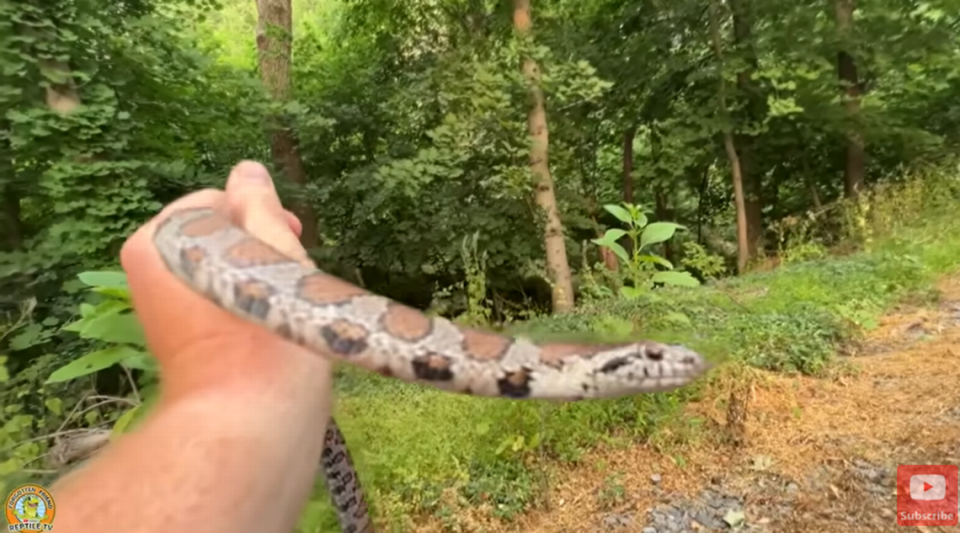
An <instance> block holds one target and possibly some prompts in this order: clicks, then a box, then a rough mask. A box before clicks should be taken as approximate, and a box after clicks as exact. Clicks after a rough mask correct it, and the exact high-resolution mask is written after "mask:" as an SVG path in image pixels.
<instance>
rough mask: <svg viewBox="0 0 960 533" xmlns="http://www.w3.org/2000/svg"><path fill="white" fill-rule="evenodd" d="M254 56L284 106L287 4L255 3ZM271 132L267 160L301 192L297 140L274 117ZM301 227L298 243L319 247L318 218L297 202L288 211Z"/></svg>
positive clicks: (282, 0)
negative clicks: (255, 47) (255, 46)
mask: <svg viewBox="0 0 960 533" xmlns="http://www.w3.org/2000/svg"><path fill="white" fill-rule="evenodd" d="M257 13H258V18H257V56H258V59H259V62H260V78H261V79H262V80H263V84H264V85H265V86H266V88H267V90H268V91H269V92H270V96H271V98H273V99H274V100H276V101H278V102H284V101H286V100H287V99H288V98H289V97H290V53H291V46H292V41H293V33H292V26H293V8H292V6H291V3H290V0H257ZM274 120H275V123H274V124H273V125H272V127H271V128H270V129H271V131H270V156H271V158H272V159H273V164H274V165H275V166H276V167H277V169H278V170H279V171H280V173H281V174H282V175H283V176H284V178H285V179H286V180H287V181H289V182H290V183H292V184H294V185H295V186H296V188H297V189H298V191H302V190H303V188H304V187H305V186H306V184H307V173H306V170H304V168H303V161H302V160H301V159H300V151H299V149H298V146H297V139H296V137H294V135H293V132H292V131H290V129H289V127H287V124H285V123H284V120H283V117H279V116H278V117H274ZM291 210H292V211H293V212H294V213H296V215H297V217H298V218H300V222H301V224H303V233H302V234H301V235H300V242H302V243H303V245H304V247H306V248H311V247H313V246H316V245H317V244H318V242H317V241H318V239H319V231H318V229H317V214H316V212H314V209H313V206H312V205H310V202H309V201H307V200H304V199H297V200H296V201H295V202H294V205H293V206H292V209H291Z"/></svg>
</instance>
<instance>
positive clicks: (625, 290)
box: [620, 287, 643, 300]
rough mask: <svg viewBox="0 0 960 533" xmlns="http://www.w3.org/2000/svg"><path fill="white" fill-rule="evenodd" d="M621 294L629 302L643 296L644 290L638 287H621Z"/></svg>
mask: <svg viewBox="0 0 960 533" xmlns="http://www.w3.org/2000/svg"><path fill="white" fill-rule="evenodd" d="M620 294H622V295H623V297H624V298H627V299H628V300H633V299H635V298H639V297H640V296H642V295H643V289H638V288H637V287H620Z"/></svg>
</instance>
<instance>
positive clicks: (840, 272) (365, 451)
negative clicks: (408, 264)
mask: <svg viewBox="0 0 960 533" xmlns="http://www.w3.org/2000/svg"><path fill="white" fill-rule="evenodd" d="M926 178H927V179H926V180H925V181H924V180H923V179H921V178H916V179H914V180H908V182H907V183H905V184H903V185H900V186H898V187H899V188H898V187H893V188H888V189H884V190H883V191H882V192H881V193H880V194H877V195H875V196H873V197H868V198H867V199H866V200H865V201H868V202H870V204H869V205H870V206H871V207H872V211H871V215H870V216H869V217H868V218H864V219H861V220H860V224H859V225H858V226H857V227H858V229H859V234H857V235H854V238H857V237H859V238H860V239H861V240H862V241H863V242H864V243H866V245H867V247H868V248H869V251H866V252H860V253H857V254H853V255H846V256H843V257H827V258H824V259H818V260H813V261H806V262H796V263H790V264H787V265H785V266H781V267H780V268H778V269H776V270H774V271H771V272H765V273H758V274H752V275H746V276H742V277H738V278H729V279H725V280H722V281H720V282H716V283H711V284H708V285H706V286H704V287H701V288H698V289H692V290H691V289H679V288H671V289H664V290H659V291H656V293H655V294H653V295H651V296H649V297H647V298H642V299H638V300H623V299H615V300H606V301H601V302H594V303H592V304H589V305H585V306H582V307H579V308H578V309H577V310H576V311H575V312H572V313H570V314H567V315H563V316H557V317H542V318H537V319H534V320H530V321H527V322H524V323H522V324H517V325H515V326H514V327H513V328H512V329H513V331H514V332H516V333H523V334H527V335H530V336H531V337H534V338H538V339H543V338H556V337H564V336H566V337H569V336H575V337H577V338H580V339H584V338H590V337H593V338H597V337H601V338H603V339H604V340H612V339H622V338H638V337H640V336H643V337H647V338H652V339H656V340H661V341H670V342H683V343H685V344H688V345H689V346H691V347H693V348H695V349H698V350H700V351H701V352H703V353H705V354H706V355H707V356H708V358H710V359H711V360H713V361H715V362H718V363H721V364H722V363H723V362H725V361H735V362H738V363H746V364H747V365H749V366H754V367H758V368H764V369H768V370H774V371H780V372H798V373H804V374H811V375H818V374H822V373H824V372H825V371H826V370H827V369H828V368H829V366H830V363H831V361H832V357H833V354H834V353H835V352H836V350H837V348H838V347H839V346H840V345H841V344H842V343H844V342H848V341H849V340H851V339H855V338H856V337H858V336H859V335H861V334H862V333H863V332H864V331H867V330H870V329H872V328H874V327H876V324H877V320H878V318H879V317H880V316H881V315H882V314H883V313H884V312H886V311H887V310H889V309H890V308H891V307H892V306H894V305H896V304H898V303H900V302H903V301H905V300H912V301H916V302H921V303H922V302H930V301H932V300H935V298H936V294H937V293H936V291H935V289H934V283H935V282H936V280H937V279H938V278H939V277H940V276H942V275H943V274H946V273H950V272H953V271H955V270H957V269H958V268H960V254H958V253H957V250H960V221H957V220H956V219H955V218H954V217H952V216H951V210H952V207H951V203H952V202H954V201H956V200H955V198H957V194H956V191H957V190H958V188H957V185H956V183H955V180H952V179H943V178H938V179H930V178H929V176H927V177H926ZM917 183H920V185H919V187H920V188H921V189H923V190H921V191H920V193H916V192H915V191H914V194H910V195H906V194H898V193H901V192H902V191H903V190H904V188H908V187H914V188H916V187H918V186H917V185H916V184H917ZM904 202H919V203H920V205H913V206H909V205H908V206H904V205H903V203H904ZM800 244H802V245H803V246H809V243H800ZM641 332H642V334H641ZM719 374H721V375H722V374H723V372H720V373H719ZM710 381H711V378H708V379H705V380H701V382H700V383H698V384H696V385H694V386H692V387H688V388H684V389H682V390H679V391H674V392H671V393H661V394H653V395H644V396H637V397H630V398H620V399H616V400H599V401H588V402H578V403H568V404H551V403H547V402H542V401H525V402H511V401H505V400H497V399H484V398H474V397H467V396H461V395H451V394H447V393H442V392H439V391H435V390H432V389H427V388H423V387H419V386H415V385H409V384H404V383H399V382H396V381H394V380H388V379H384V378H381V377H379V376H374V375H370V374H367V373H364V372H361V371H357V370H353V369H349V368H342V369H340V370H339V371H338V378H337V384H338V389H339V393H338V394H339V405H338V409H337V412H336V416H337V420H338V422H339V424H340V426H341V428H342V429H343V431H344V433H345V435H346V437H347V440H348V442H349V443H350V448H351V451H352V453H353V454H354V456H355V461H356V463H357V466H358V469H359V471H360V474H361V479H362V482H363V483H364V485H365V488H366V490H367V492H368V493H369V494H370V495H371V499H372V505H373V507H374V509H375V510H376V512H377V514H378V515H379V516H381V517H383V518H384V519H385V520H386V522H387V523H388V524H387V525H389V526H391V527H392V529H394V530H396V531H404V530H410V529H411V526H412V524H411V518H409V517H411V516H415V515H417V514H423V513H428V514H432V515H434V516H436V517H440V518H441V519H442V520H443V521H444V522H445V523H448V524H450V525H451V527H455V525H456V522H457V519H458V518H457V517H458V514H459V515H464V513H465V511H464V509H466V508H476V507H479V508H481V509H482V510H483V512H485V513H488V514H492V515H494V516H496V517H498V518H505V519H509V518H511V517H513V516H515V515H516V514H518V513H520V512H522V511H524V510H525V509H526V508H527V507H528V506H529V505H531V504H533V503H535V502H536V501H537V498H538V496H540V495H542V493H543V490H544V489H545V488H546V487H548V486H549V485H550V483H551V481H552V480H551V478H550V472H551V471H552V470H553V468H552V467H553V466H555V465H558V464H560V463H570V462H577V461H578V460H579V458H580V457H581V456H582V455H583V453H584V452H585V451H586V450H589V449H590V447H592V446H594V445H596V444H597V443H600V442H614V443H619V444H629V443H631V442H652V443H654V444H656V445H659V446H662V447H665V451H666V452H669V450H668V449H667V448H669V447H670V446H677V445H682V442H683V440H684V439H689V438H696V437H695V436H696V435H697V434H698V432H700V431H703V430H704V429H703V427H702V420H698V419H696V418H690V417H684V416H681V414H682V413H683V408H684V405H685V403H686V402H688V401H689V400H691V399H694V398H697V397H699V396H700V395H702V394H703V392H704V390H705V389H706V388H707V387H709V383H710ZM451 494H452V496H451ZM335 524H336V522H335V520H334V516H333V513H332V510H331V509H330V508H329V506H328V505H327V503H326V495H325V493H323V491H322V490H320V491H319V492H318V494H317V497H316V499H315V500H314V501H313V502H312V503H311V506H310V508H309V510H308V512H307V514H306V515H305V517H304V519H303V521H302V522H301V530H302V531H304V532H307V531H310V532H314V531H329V530H335V527H336V526H335Z"/></svg>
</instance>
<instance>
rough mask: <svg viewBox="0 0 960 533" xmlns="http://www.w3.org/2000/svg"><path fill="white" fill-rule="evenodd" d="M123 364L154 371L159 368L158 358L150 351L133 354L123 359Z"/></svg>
mask: <svg viewBox="0 0 960 533" xmlns="http://www.w3.org/2000/svg"><path fill="white" fill-rule="evenodd" d="M123 366H125V367H127V368H131V369H133V370H143V371H145V372H154V371H156V370H158V369H159V365H158V364H157V360H156V358H154V357H153V355H151V354H150V353H149V352H137V355H131V356H130V357H128V358H127V359H124V360H123Z"/></svg>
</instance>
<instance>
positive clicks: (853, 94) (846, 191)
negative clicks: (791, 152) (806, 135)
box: [834, 0, 866, 198]
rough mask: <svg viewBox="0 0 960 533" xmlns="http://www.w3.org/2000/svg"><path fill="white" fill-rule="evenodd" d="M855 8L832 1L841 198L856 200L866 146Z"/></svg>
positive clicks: (850, 1) (851, 1)
mask: <svg viewBox="0 0 960 533" xmlns="http://www.w3.org/2000/svg"><path fill="white" fill-rule="evenodd" d="M856 9H857V1H856V0H834V11H835V13H836V18H837V37H838V39H839V42H840V50H839V51H838V52H837V75H838V77H839V78H840V92H841V99H842V100H843V109H844V114H845V115H846V120H847V124H848V125H847V128H846V136H847V157H846V163H845V164H844V169H843V195H844V196H845V197H847V198H856V197H857V196H859V195H860V190H861V189H862V188H863V180H864V167H865V165H866V146H865V143H864V140H863V134H862V132H861V131H860V127H859V120H860V96H861V91H860V79H859V76H858V74H857V63H856V61H855V60H854V57H853V54H852V49H853V44H852V34H853V14H854V12H855V11H856Z"/></svg>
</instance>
